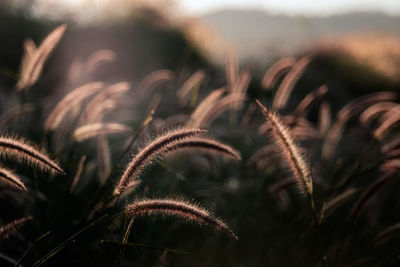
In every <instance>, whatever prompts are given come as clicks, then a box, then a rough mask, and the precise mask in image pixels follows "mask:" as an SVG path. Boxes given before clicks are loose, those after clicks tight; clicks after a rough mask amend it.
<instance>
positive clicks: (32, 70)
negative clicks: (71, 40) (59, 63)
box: [16, 24, 67, 91]
mask: <svg viewBox="0 0 400 267" xmlns="http://www.w3.org/2000/svg"><path fill="white" fill-rule="evenodd" d="M66 28H67V25H65V24H64V25H61V26H59V27H57V28H56V29H55V30H54V31H52V32H51V33H50V34H49V35H48V36H47V37H46V39H44V41H43V42H42V44H41V45H40V46H39V47H38V48H37V49H36V50H35V49H34V46H33V45H32V44H29V43H28V44H26V45H25V52H27V53H28V54H27V56H24V57H23V59H22V60H23V61H22V67H21V73H20V79H19V81H18V83H17V85H16V89H17V90H18V91H21V90H25V89H27V88H29V87H30V86H32V85H33V84H35V83H36V81H37V80H38V79H39V77H40V74H41V73H42V69H43V66H44V63H45V62H46V60H47V58H48V57H49V55H50V54H51V52H52V51H53V50H54V48H55V47H56V45H57V43H58V42H59V41H60V39H61V37H62V36H63V34H64V32H65V30H66Z"/></svg>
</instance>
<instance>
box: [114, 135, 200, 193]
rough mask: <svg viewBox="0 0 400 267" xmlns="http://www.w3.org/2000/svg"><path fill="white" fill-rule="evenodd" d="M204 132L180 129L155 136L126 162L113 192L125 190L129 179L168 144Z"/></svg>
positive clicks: (137, 175)
mask: <svg viewBox="0 0 400 267" xmlns="http://www.w3.org/2000/svg"><path fill="white" fill-rule="evenodd" d="M205 132H206V131H205V130H201V129H180V130H174V131H170V132H167V133H165V134H163V135H161V136H159V137H158V138H156V139H155V140H154V141H152V142H151V143H150V144H148V145H147V146H146V147H145V148H143V149H142V150H140V151H139V152H138V153H137V154H136V155H135V156H134V158H133V159H132V161H131V162H130V163H129V164H128V166H127V167H126V169H125V171H124V174H123V175H122V177H121V179H120V181H119V184H118V186H117V187H116V190H115V193H117V194H120V193H122V192H123V191H125V189H126V187H127V185H128V184H129V181H131V180H132V179H134V178H136V179H137V178H138V177H139V175H140V174H141V172H142V170H143V168H144V167H145V166H146V165H148V164H149V163H150V162H151V160H152V159H153V158H154V157H156V156H157V155H158V154H159V153H161V152H162V151H163V150H164V149H165V148H166V147H167V146H168V145H170V144H172V143H174V142H177V141H181V140H184V139H186V138H189V137H192V136H196V135H199V134H203V133H205Z"/></svg>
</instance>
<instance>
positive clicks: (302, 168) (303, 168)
mask: <svg viewBox="0 0 400 267" xmlns="http://www.w3.org/2000/svg"><path fill="white" fill-rule="evenodd" d="M256 101H257V104H258V106H259V107H260V110H261V112H262V113H263V115H264V117H265V119H266V121H267V123H268V124H269V126H270V127H271V130H272V134H273V137H274V139H275V140H276V142H277V144H278V145H279V146H280V147H281V149H282V151H283V153H284V156H285V160H286V161H287V162H288V163H289V166H290V169H291V171H292V172H293V176H294V178H295V179H296V181H297V183H298V185H299V188H300V191H301V192H307V194H309V195H310V196H311V195H312V192H313V184H312V179H311V174H310V171H309V168H308V167H307V164H306V163H305V162H304V157H303V155H302V154H301V152H300V149H299V148H298V147H297V145H296V144H295V142H294V139H293V137H292V136H291V134H290V132H289V130H288V129H287V127H286V126H285V125H284V124H283V123H282V122H281V120H280V119H279V117H278V115H276V114H274V113H272V112H271V111H269V110H267V108H266V107H264V106H263V105H262V104H261V103H260V102H259V101H258V100H256Z"/></svg>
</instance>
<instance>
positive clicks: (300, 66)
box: [272, 57, 310, 110]
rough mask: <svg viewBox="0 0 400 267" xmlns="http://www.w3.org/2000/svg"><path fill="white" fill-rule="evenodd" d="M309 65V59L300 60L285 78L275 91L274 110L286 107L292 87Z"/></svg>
mask: <svg viewBox="0 0 400 267" xmlns="http://www.w3.org/2000/svg"><path fill="white" fill-rule="evenodd" d="M309 63H310V58H309V57H303V58H301V59H300V60H299V61H298V62H297V63H296V64H295V65H294V66H293V68H292V69H291V70H290V71H289V73H288V74H287V75H286V76H285V78H284V79H283V81H282V83H281V84H280V86H279V88H278V90H277V91H276V94H275V97H274V101H273V103H272V107H273V108H274V109H275V110H279V109H282V108H283V107H285V106H286V103H287V101H288V100H289V97H290V95H291V93H292V91H293V88H294V86H295V85H296V83H297V81H298V80H299V79H300V77H301V75H302V74H303V72H304V71H305V70H306V68H307V66H308V64H309Z"/></svg>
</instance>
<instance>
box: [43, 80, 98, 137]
mask: <svg viewBox="0 0 400 267" xmlns="http://www.w3.org/2000/svg"><path fill="white" fill-rule="evenodd" d="M103 87H104V84H103V83H101V82H93V83H87V84H84V85H82V86H80V87H78V88H76V89H74V90H73V91H71V92H70V93H69V94H67V95H66V96H65V97H64V98H63V99H62V100H61V101H60V102H59V103H58V104H57V106H56V107H55V108H54V109H53V110H52V112H51V113H50V115H49V116H48V117H47V119H46V121H45V123H44V127H45V129H46V130H54V129H56V128H57V127H58V126H59V125H60V124H61V122H62V120H63V119H65V117H66V115H67V114H68V112H69V111H71V110H76V109H77V108H79V107H80V105H81V103H82V101H83V100H85V99H86V98H87V97H89V96H91V95H92V94H95V93H97V92H99V91H100V90H102V89H103Z"/></svg>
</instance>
